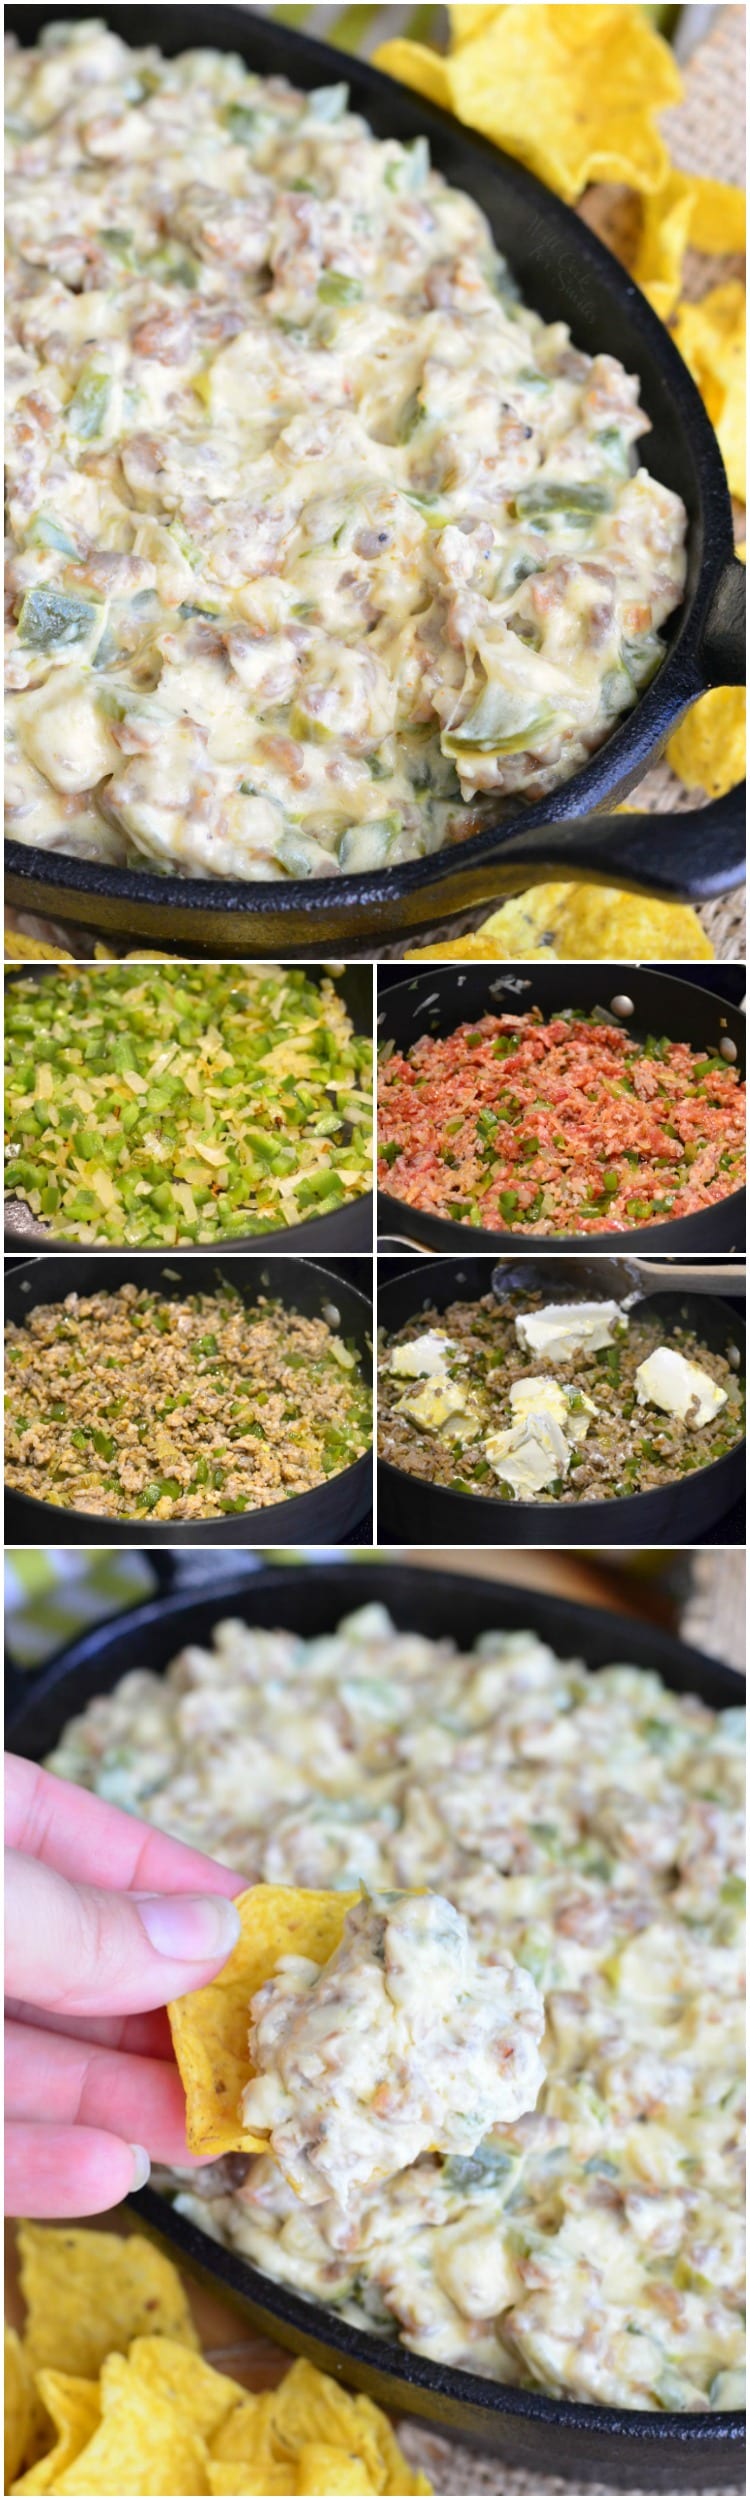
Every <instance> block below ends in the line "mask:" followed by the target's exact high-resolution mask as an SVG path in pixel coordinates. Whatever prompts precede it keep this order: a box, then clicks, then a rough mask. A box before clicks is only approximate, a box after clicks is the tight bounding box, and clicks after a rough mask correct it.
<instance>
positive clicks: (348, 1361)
mask: <svg viewBox="0 0 750 2500" xmlns="http://www.w3.org/2000/svg"><path fill="white" fill-rule="evenodd" d="M6 1381H7V1386H8V1392H9V1397H8V1413H7V1416H6V1441H5V1448H6V1478H7V1482H8V1483H9V1484H10V1485H12V1486H13V1487H14V1489H15V1490H16V1491H18V1492H19V1493H29V1494H33V1495H35V1497H36V1498H37V1500H39V1501H42V1502H54V1503H55V1504H58V1505H59V1506H60V1508H62V1509H65V1510H84V1511H89V1512H93V1513H94V1514H95V1515H96V1516H105V1517H113V1518H118V1519H123V1518H136V1519H137V1518H146V1517H150V1518H152V1519H219V1518H221V1516H222V1513H224V1512H232V1511H236V1512H243V1511H248V1510H261V1509H265V1508H266V1507H267V1505H268V1504H269V1503H271V1502H283V1501H285V1500H288V1498H289V1496H290V1495H291V1494H293V1493H307V1492H309V1491H310V1489H311V1487H312V1486H313V1485H316V1484H324V1483H325V1481H326V1478H327V1477H328V1476H332V1475H337V1474H338V1473H339V1471H340V1470H341V1469H342V1468H343V1467H347V1466H349V1465H350V1463H351V1461H352V1460H353V1459H355V1458H358V1457H359V1456H360V1453H361V1452H362V1451H363V1450H366V1449H367V1447H368V1445H369V1439H370V1412H371V1407H370V1397H369V1392H368V1389H367V1387H366V1384H365V1381H364V1378H363V1374H362V1368H361V1358H360V1356H359V1353H358V1351H357V1348H356V1346H355V1345H354V1344H353V1343H352V1342H349V1343H346V1344H345V1343H344V1341H343V1339H342V1338H341V1337H340V1336H339V1335H338V1334H337V1332H336V1328H335V1326H329V1324H328V1322H327V1320H326V1319H324V1318H316V1319H305V1318H304V1317H303V1315H302V1313H301V1312H299V1311H294V1310H287V1309H285V1308H284V1307H283V1306H282V1304H281V1303H279V1302H273V1301H271V1300H269V1299H268V1297H267V1296H266V1295H265V1294H261V1295H260V1296H259V1298H258V1301H257V1302H255V1303H245V1302H244V1301H243V1300H242V1298H241V1296H240V1295H239V1294H238V1293H235V1292H234V1290H233V1289H232V1288H231V1287H229V1286H227V1288H226V1289H225V1290H221V1291H217V1292H216V1293H215V1294H203V1293H196V1294H190V1295H187V1296H185V1297H184V1298H182V1299H178V1300H172V1299H170V1298H169V1296H168V1295H167V1294H159V1293H156V1292H154V1293H151V1292H147V1291H141V1292H139V1290H138V1288H137V1286H136V1285H121V1286H120V1289H119V1292H117V1293H95V1294H90V1295H88V1296H86V1297H82V1296H81V1297H79V1295H78V1294H77V1293H69V1294H66V1297H65V1301H64V1302H62V1303H59V1302H45V1303H40V1304H38V1305H37V1308H36V1310H33V1311H30V1312H29V1315H28V1319H27V1320H26V1321H25V1322H24V1324H23V1326H21V1327H19V1326H17V1325H16V1323H15V1322H11V1323H10V1324H9V1326H8V1327H7V1329H6Z"/></svg>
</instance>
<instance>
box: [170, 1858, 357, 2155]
mask: <svg viewBox="0 0 750 2500" xmlns="http://www.w3.org/2000/svg"><path fill="white" fill-rule="evenodd" d="M356 1899H357V1895H356V1893H351V1892H350V1893H345V1892H338V1893H337V1892H301V1891H297V1890H296V1889H293V1888H292V1887H289V1886H287V1885H284V1884H254V1885H253V1886H252V1887H251V1890H250V1891H249V1892H243V1893H240V1895H239V1898H238V1901H237V1904H236V1906H237V1909H238V1910H239V1914H240V1919H241V1922H242V1932H241V1935H240V1940H239V1944H237V1945H235V1949H234V1952H233V1953H230V1956H229V1960H228V1962H225V1964H224V1968H223V1970H220V1971H219V1972H218V1974H217V1977H216V1978H215V1979H212V1980H211V1982H210V1984H209V1986H208V1987H207V1988H195V1989H194V1990H193V1993H192V1995H191V1996H187V1997H178V1998H177V1999H176V2000H175V2002H174V2003H173V2004H172V2005H170V2006H168V2008H167V2011H168V2014H169V2021H170V2028H171V2032H172V2039H173V2042H174V2052H175V2057H176V2059H177V2064H178V2066H179V2069H180V2074H181V2076H182V2081H183V2084H184V2086H185V2101H186V2133H187V2140H188V2144H189V2146H190V2151H191V2153H210V2154H213V2155H217V2154H219V2153H233V2152H245V2153H257V2152H263V2153H264V2152H266V2151H267V2138H266V2135H265V2134H263V2135H259V2133H258V2131H257V2129H255V2130H253V2128H252V2126H251V2125H250V2124H249V2123H248V2124H245V2121H244V2118H243V2114H242V2096H243V2093H244V2090H245V2086H246V2084H248V2083H249V2082H250V2079H251V2074H252V2066H251V2059H250V2050H249V2047H248V2024H249V2019H250V2017H249V2006H250V2000H251V1997H253V1996H254V1995H255V1993H256V1991H257V1990H258V1989H259V1988H262V1987H263V1985H264V1982H265V1981H266V1980H267V1979H270V1978H271V1975H272V1973H273V1972H274V1971H275V1970H276V1969H277V1968H278V1964H279V1962H280V1960H282V1959H283V1956H284V1955H285V1954H288V1953H291V1954H303V1955H304V1956H305V1958H306V1960H307V1961H308V1962H310V1963H312V1964H313V1965H315V1964H320V1963H322V1962H326V1961H327V1960H328V1957H329V1954H331V1953H333V1952H334V1950H335V1947H336V1945H337V1944H339V1943H340V1941H341V1936H342V1933H343V1927H344V1919H345V1917H346V1912H347V1910H348V1909H349V1908H350V1907H351V1905H352V1903H353V1902H354V1901H356Z"/></svg>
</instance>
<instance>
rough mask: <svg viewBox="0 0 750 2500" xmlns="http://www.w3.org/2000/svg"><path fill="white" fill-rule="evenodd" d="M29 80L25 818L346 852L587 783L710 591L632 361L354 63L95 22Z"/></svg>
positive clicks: (20, 726)
mask: <svg viewBox="0 0 750 2500" xmlns="http://www.w3.org/2000/svg"><path fill="white" fill-rule="evenodd" d="M6 96H7V113H8V116H9V128H10V171H9V181H8V217H9V228H10V254H11V261H10V285H9V319H10V337H9V350H8V358H7V388H8V430H7V448H8V455H9V463H10V530H11V557H10V581H9V588H10V601H11V632H10V693H9V702H8V716H9V728H10V735H11V761H10V769H9V777H8V803H9V813H10V825H11V829H12V831H13V833H14V834H15V835H16V836H17V837H18V838H19V839H20V840H22V841H24V842H30V843H36V844H40V845H41V846H42V847H43V848H48V849H53V850H54V849H59V850H61V851H65V852H71V851H72V852H75V853H79V854H83V855H84V856H92V857H95V858H102V859H105V860H110V861H115V862H124V863H125V864H128V863H131V864H135V863H137V862H138V861H139V860H142V858H143V857H144V856H145V857H146V858H147V859H148V860H149V861H150V862H151V863H152V864H154V863H155V864H156V866H157V867H160V868H162V869H164V870H175V869H176V870H178V871H179V872H180V873H181V874H183V875H185V876H194V877H195V876H197V877H201V876H214V877H229V876H242V877H246V878H268V877H287V876H294V877H308V876H310V877H314V876H325V875H329V874H331V873H335V872H336V871H338V870H365V869H371V868H372V867H373V866H381V865H383V864H385V865H387V866H393V865H396V864H397V863H399V862H402V861H404V860H412V859H416V858H419V857H421V856H422V855H424V854H426V853H429V852H431V851H434V850H436V849H438V848H439V847H440V846H441V844H442V843H444V842H445V841H446V840H453V839H456V838H458V837H459V836H460V835H462V834H466V833H467V832H471V831H473V830H475V829H476V826H477V824H478V823H480V822H481V821H482V815H483V812H485V813H486V809H485V810H484V811H483V808H482V801H483V800H487V799H492V801H493V803H494V804H493V809H492V813H493V815H495V816H496V814H497V802H498V800H501V801H507V802H510V801H513V800H516V799H518V798H519V797H521V798H527V799H535V798H539V797H540V796H541V795H542V794H543V793H544V792H546V791H548V790H551V789H552V788H554V786H555V785H556V784H557V783H559V782H562V781H564V780H565V779H566V778H567V777H568V776H569V775H570V774H572V773H574V772H575V771H576V770H577V768H578V767H579V766H580V765H582V764H583V763H584V762H585V760H586V758H587V757H588V756H589V755H591V754H592V752H593V751H594V750H595V749H596V748H597V747H599V746H600V745H601V744H602V742H603V740H605V739H606V738H607V737H608V736H609V734H610V732H611V730H612V728H613V726H614V724H615V722H616V721H617V720H618V718H619V717H620V715H621V714H622V713H623V712H625V711H627V710H628V708H629V707H630V706H631V705H632V704H633V703H634V702H635V700H636V698H637V695H638V693H639V691H640V690H641V689H642V688H643V687H644V686H645V685H646V684H647V682H648V680H649V678H650V677H651V676H652V675H653V672H654V670H655V669H657V668H658V666H659V664H660V661H661V658H662V654H663V643H662V639H661V629H662V628H663V626H664V625H665V623H666V621H667V619H668V618H669V617H670V616H671V615H672V613H673V611H674V609H675V608H676V607H677V606H678V605H679V602H680V599H681V597H682V592H683V586H684V579H685V533H686V514H685V510H684V507H683V505H682V503H681V502H680V500H679V498H678V497H677V496H676V495H673V494H671V493H670V492H669V491H668V489H667V488H666V487H664V486H663V485H661V484H660V483H659V482H658V480H657V479H656V478H653V477H651V476H650V475H649V473H648V471H647V469H645V468H644V467H643V466H642V465H640V464H639V461H638V453H637V445H638V442H639V439H640V437H641V436H642V435H643V434H644V433H646V432H647V431H648V425H649V420H648V418H647V417H646V415H645V414H644V411H643V409H642V408H641V407H640V405H639V396H638V393H639V385H638V379H637V376H635V375H631V374H627V373H625V371H624V370H623V367H622V366H621V365H620V364H619V363H618V361H617V359H616V358H615V357H613V356H610V355H595V356H590V355H587V354H583V353H582V352H581V351H580V350H579V349H578V348H576V347H575V346H574V345H572V344H571V339H570V335H569V332H568V330H567V328H566V326H565V324H564V322H562V321H556V322H552V323H549V324H547V323H545V322H544V321H542V320H541V318H540V317H539V315H538V314H537V313H535V312H533V311H531V310H529V309H528V307H527V306H526V305H525V304H524V303H523V302H522V301H521V300H520V297H519V295H518V291H517V288H516V286H515V285H514V282H513V279H512V277H511V275H510V273H509V270H508V268H507V266H506V263H505V261H504V260H503V259H502V257H501V255H500V254H499V253H498V251H497V250H496V248H495V245H494V243H493V239H492V235H491V232H490V228H489V226H488V224H487V220H486V218H485V217H484V216H483V214H482V212H481V210H480V209H479V208H478V207H477V206H476V204H475V202H474V201H473V200H471V199H469V198H467V196H466V195H465V194H464V193H463V192H460V191H457V190H455V189H453V187H452V186H451V185H450V184H449V183H447V182H445V181H444V180H443V178H442V176H441V175H440V174H439V173H437V172H435V171H434V170H433V169H432V168H431V165H430V155H429V148H428V145H427V141H426V139H425V138H423V137H420V138H416V139H415V140H414V141H413V142H411V143H410V144H409V145H407V146H402V145H401V144H400V142H399V141H397V140H395V139H384V140H380V139H375V138H374V137H373V135H372V132H371V130H370V129H369V127H368V124H367V122H365V121H364V120H362V118H361V116H360V115H359V114H356V113H352V112H350V110H349V104H348V90H347V88H346V86H345V85H343V84H342V85H340V86H338V85H337V86H334V87H323V88H318V89H317V90H315V91H314V92H313V93H312V94H302V93H301V92H299V91H298V90H297V89H296V88H294V87H292V86H290V85H288V84H287V81H286V80H285V79H283V78H271V79H263V78H260V77H256V76H254V75H253V74H252V73H251V72H250V71H248V70H247V69H246V68H245V66H244V64H243V62H242V61H241V60H240V59H238V58H237V57H236V56H234V55H233V54H228V53H217V52H212V51H194V52H186V53H182V54H181V55H179V56H178V57H177V58H176V59H174V60H166V59H164V58H163V57H162V55H161V53H160V52H159V51H158V50H157V49H156V47H155V45H151V44H149V45H147V46H145V47H142V48H139V49H137V50H135V51H132V50H130V49H129V48H128V47H127V45H125V44H124V43H123V42H121V40H120V38H119V36H117V35H116V34H114V33H112V32H110V31H109V30H108V29H107V28H106V27H105V25H104V24H103V23H102V21H101V20H99V19H96V18H89V19H84V20H83V21H81V22H76V23H70V22H67V21H66V22H65V23H57V24H53V25H51V26H49V27H48V28H47V29H46V30H45V31H44V32H43V34H42V36H41V38H40V41H39V44H38V46H35V47H33V48H30V49H28V50H26V49H22V50H19V49H17V47H16V46H15V44H14V43H13V42H11V45H10V52H9V64H8V74H7V85H6Z"/></svg>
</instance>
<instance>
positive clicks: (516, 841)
mask: <svg viewBox="0 0 750 2500" xmlns="http://www.w3.org/2000/svg"><path fill="white" fill-rule="evenodd" d="M741 569H742V568H741V567H740V570H741ZM744 874H745V784H744V781H742V782H738V783H737V785H736V788H735V789H734V790H727V791H726V793H725V795H724V797H723V798H720V799H710V800H709V801H708V804H707V806H706V807H696V808H692V809H691V810H690V811H689V813H688V814H687V815H685V816H681V815H668V816H660V815H655V816H647V815H644V814H643V813H642V812H641V811H640V810H638V809H634V810H633V813H632V815H619V814H616V815H612V816H571V817H568V818H566V819H565V820H564V821H563V822H562V823H560V824H553V825H535V826H534V827H533V829H532V828H530V829H529V831H528V833H519V834H514V835H513V836H512V838H511V840H510V841H509V842H508V843H507V845H505V846H504V847H503V850H502V851H501V852H500V853H499V854H498V857H497V858H496V859H495V860H493V861H491V862H489V863H488V865H487V870H486V873H485V875H484V876H483V880H482V884H483V892H482V901H483V902H490V901H492V900H493V899H495V900H497V901H498V902H499V901H501V900H502V898H503V896H505V895H510V894H518V893H520V892H521V891H522V889H523V887H524V886H527V885H543V884H544V883H545V882H546V880H547V879H548V878H555V877H558V878H562V879H563V880H565V879H567V878H570V879H576V878H579V877H580V878H585V879H586V880H592V881H593V883H594V884H598V885H610V886H611V885H617V886H626V887H631V888H634V889H635V891H636V893H642V894H657V895H661V896H662V897H663V898H664V900H665V901H667V902H678V901H684V900H685V897H686V895H689V897H690V900H691V902H694V903H707V902H710V901H711V900H712V898H713V896H714V895H716V894H727V893H728V892H729V891H730V890H731V889H732V888H733V887H734V886H737V885H741V883H742V880H743V877H744Z"/></svg>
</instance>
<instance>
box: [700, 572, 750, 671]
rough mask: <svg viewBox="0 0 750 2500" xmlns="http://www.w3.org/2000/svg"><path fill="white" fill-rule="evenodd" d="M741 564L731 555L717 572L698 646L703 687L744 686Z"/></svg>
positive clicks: (743, 616) (743, 606) (744, 648)
mask: <svg viewBox="0 0 750 2500" xmlns="http://www.w3.org/2000/svg"><path fill="white" fill-rule="evenodd" d="M746 587H747V582H746V573H745V567H744V564H741V563H740V560H739V556H730V557H729V560H728V563H727V564H725V565H724V568H723V571H722V572H721V573H720V574H719V579H718V582H717V584H716V589H715V591H714V595H713V599H712V601H711V605H710V608H709V611H708V615H707V617H706V619H705V623H704V626H703V631H702V634H701V639H700V642H699V645H698V666H699V668H700V671H701V675H702V677H703V683H704V685H705V686H744V684H745V679H746V676H747V644H746V641H745V592H746Z"/></svg>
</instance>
